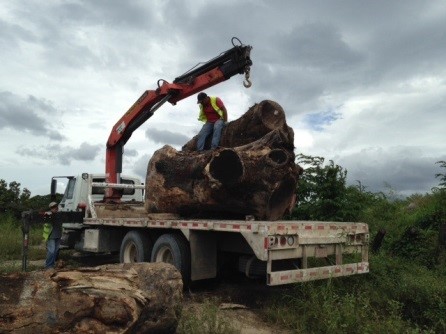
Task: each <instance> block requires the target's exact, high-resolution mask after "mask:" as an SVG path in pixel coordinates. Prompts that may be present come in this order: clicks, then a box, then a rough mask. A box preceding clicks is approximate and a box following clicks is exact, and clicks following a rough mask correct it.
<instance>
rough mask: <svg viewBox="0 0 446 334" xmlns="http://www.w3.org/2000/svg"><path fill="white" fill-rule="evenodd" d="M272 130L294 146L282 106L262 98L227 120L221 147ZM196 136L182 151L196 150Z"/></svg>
mask: <svg viewBox="0 0 446 334" xmlns="http://www.w3.org/2000/svg"><path fill="white" fill-rule="evenodd" d="M274 130H282V132H283V134H286V136H287V145H289V146H290V147H291V148H293V147H294V132H293V129H292V128H290V127H289V126H288V125H287V124H286V118H285V112H284V110H283V108H282V107H281V106H280V105H279V104H278V103H277V102H274V101H271V100H264V101H262V102H260V103H258V104H257V103H256V104H255V105H253V106H252V107H251V108H249V109H248V111H247V112H246V113H245V114H243V116H241V117H240V118H238V119H236V120H234V121H232V122H229V123H228V124H227V125H226V126H225V128H224V129H223V131H222V136H221V140H220V146H221V147H237V146H243V145H246V144H249V143H251V142H254V141H256V140H258V139H260V138H262V137H263V136H264V135H266V134H267V133H269V132H271V131H274ZM197 139H198V136H195V137H193V138H192V139H191V140H190V141H189V142H187V143H186V144H185V145H184V146H183V147H182V151H186V152H192V151H196V147H197ZM210 141H211V138H208V140H207V141H206V145H205V148H209V147H210Z"/></svg>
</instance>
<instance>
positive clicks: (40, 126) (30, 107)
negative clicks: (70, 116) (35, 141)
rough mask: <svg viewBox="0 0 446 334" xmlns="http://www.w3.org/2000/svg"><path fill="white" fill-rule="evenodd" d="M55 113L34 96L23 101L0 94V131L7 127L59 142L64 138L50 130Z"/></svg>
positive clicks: (47, 103) (13, 96)
mask: <svg viewBox="0 0 446 334" xmlns="http://www.w3.org/2000/svg"><path fill="white" fill-rule="evenodd" d="M57 113H58V111H57V110H56V109H55V108H54V107H53V106H52V105H51V103H49V102H48V101H45V100H39V99H37V98H35V97H34V96H28V98H27V99H24V98H22V97H20V96H18V95H15V94H13V93H10V92H0V129H2V128H6V127H7V128H11V129H14V130H17V131H20V132H28V133H31V134H32V135H34V136H43V137H48V138H49V139H51V140H56V141H60V140H63V139H65V136H64V135H62V134H61V133H60V132H59V131H57V130H55V129H53V128H52V127H54V126H55V122H54V120H55V119H56V117H55V116H56V115H57Z"/></svg>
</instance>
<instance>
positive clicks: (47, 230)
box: [42, 223, 53, 241]
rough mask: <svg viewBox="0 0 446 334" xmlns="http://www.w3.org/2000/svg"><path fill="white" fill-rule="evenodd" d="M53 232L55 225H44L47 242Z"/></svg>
mask: <svg viewBox="0 0 446 334" xmlns="http://www.w3.org/2000/svg"><path fill="white" fill-rule="evenodd" d="M52 230H53V225H51V224H49V223H45V224H43V235H42V236H43V240H45V241H47V240H48V238H49V237H50V234H51V231H52Z"/></svg>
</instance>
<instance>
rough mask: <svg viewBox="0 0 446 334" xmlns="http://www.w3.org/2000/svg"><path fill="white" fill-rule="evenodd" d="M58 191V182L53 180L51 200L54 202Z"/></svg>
mask: <svg viewBox="0 0 446 334" xmlns="http://www.w3.org/2000/svg"><path fill="white" fill-rule="evenodd" d="M56 189H57V180H56V179H51V200H52V201H54V200H55V199H56Z"/></svg>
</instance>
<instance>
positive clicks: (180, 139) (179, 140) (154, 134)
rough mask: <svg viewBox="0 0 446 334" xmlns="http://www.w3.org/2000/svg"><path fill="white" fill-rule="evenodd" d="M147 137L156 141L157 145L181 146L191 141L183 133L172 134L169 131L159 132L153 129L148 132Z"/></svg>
mask: <svg viewBox="0 0 446 334" xmlns="http://www.w3.org/2000/svg"><path fill="white" fill-rule="evenodd" d="M146 137H147V138H149V139H150V140H152V141H154V142H155V143H160V144H171V145H180V146H182V145H184V144H186V142H188V141H189V140H190V139H191V138H189V137H187V136H185V135H183V134H181V133H176V132H171V131H167V130H157V129H153V128H150V129H147V130H146Z"/></svg>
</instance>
